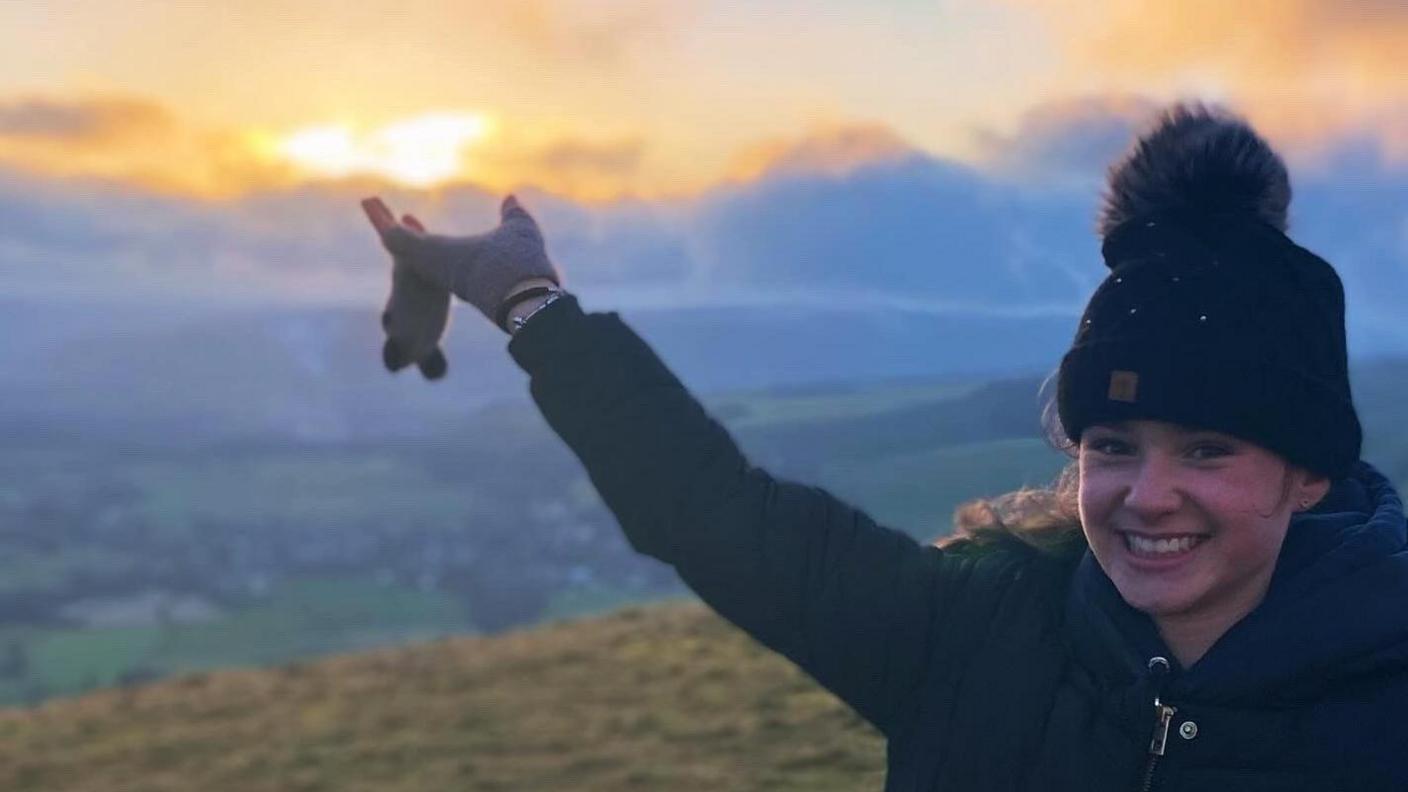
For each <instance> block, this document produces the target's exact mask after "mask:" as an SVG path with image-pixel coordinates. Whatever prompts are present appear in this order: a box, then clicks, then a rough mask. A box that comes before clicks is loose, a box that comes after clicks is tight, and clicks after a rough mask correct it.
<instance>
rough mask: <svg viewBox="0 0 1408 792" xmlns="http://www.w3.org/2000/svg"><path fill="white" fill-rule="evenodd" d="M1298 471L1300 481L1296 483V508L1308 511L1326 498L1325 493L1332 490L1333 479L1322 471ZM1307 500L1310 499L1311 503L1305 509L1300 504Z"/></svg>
mask: <svg viewBox="0 0 1408 792" xmlns="http://www.w3.org/2000/svg"><path fill="white" fill-rule="evenodd" d="M1297 472H1298V474H1299V475H1298V476H1297V478H1298V479H1299V482H1298V484H1297V485H1296V495H1295V500H1296V508H1297V510H1298V511H1308V510H1310V509H1313V508H1315V505H1316V504H1318V503H1319V502H1320V501H1321V500H1323V499H1324V498H1325V495H1326V494H1327V493H1328V492H1329V491H1330V485H1331V481H1330V478H1329V476H1325V475H1322V474H1320V473H1312V472H1310V471H1308V470H1299V471H1297ZM1307 501H1309V505H1307V506H1306V507H1305V508H1304V509H1302V508H1300V504H1301V503H1304V502H1307Z"/></svg>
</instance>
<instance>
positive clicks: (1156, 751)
mask: <svg viewBox="0 0 1408 792" xmlns="http://www.w3.org/2000/svg"><path fill="white" fill-rule="evenodd" d="M1168 672H1169V663H1168V658H1166V657H1158V656H1155V657H1151V658H1149V676H1150V678H1151V679H1152V680H1153V685H1154V713H1155V715H1156V716H1157V718H1158V721H1157V722H1156V723H1155V724H1154V736H1153V738H1152V739H1150V740H1149V754H1150V755H1151V756H1163V755H1164V749H1165V748H1166V747H1167V746H1168V726H1169V723H1170V722H1171V721H1172V720H1173V713H1175V712H1177V711H1178V708H1176V707H1170V706H1169V705H1167V704H1165V703H1163V701H1161V700H1160V699H1159V696H1160V695H1161V694H1162V693H1163V687H1164V680H1165V679H1167V678H1168Z"/></svg>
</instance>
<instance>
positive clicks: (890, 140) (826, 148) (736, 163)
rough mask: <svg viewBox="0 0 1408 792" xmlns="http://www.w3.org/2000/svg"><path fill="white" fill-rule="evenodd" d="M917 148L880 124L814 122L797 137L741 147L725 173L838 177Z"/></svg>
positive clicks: (748, 176) (737, 176)
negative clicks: (814, 124)
mask: <svg viewBox="0 0 1408 792" xmlns="http://www.w3.org/2000/svg"><path fill="white" fill-rule="evenodd" d="M917 151H918V149H916V148H915V147H914V146H913V145H912V144H910V143H909V142H907V141H905V140H904V139H903V138H901V137H900V136H899V135H898V134H897V133H896V132H895V131H894V130H893V129H890V128H889V127H887V126H885V125H883V124H874V123H870V124H861V123H856V124H829V125H818V126H817V127H815V128H813V129H812V130H811V131H810V132H808V133H807V134H804V135H802V136H800V137H798V138H777V139H772V140H764V141H760V142H758V143H754V144H752V145H749V146H745V147H744V148H743V149H742V150H741V151H739V152H738V153H737V154H735V155H734V156H733V158H732V161H731V163H730V164H729V166H728V168H727V174H728V177H729V178H731V179H734V180H737V181H752V180H754V179H757V178H759V177H760V176H762V175H764V174H774V175H776V174H784V173H827V174H831V175H833V176H840V175H844V174H846V173H848V172H850V171H853V170H855V169H856V168H859V167H861V166H864V165H868V164H872V163H876V162H886V161H894V160H897V159H903V158H905V157H908V156H910V155H912V154H914V153H916V152H917Z"/></svg>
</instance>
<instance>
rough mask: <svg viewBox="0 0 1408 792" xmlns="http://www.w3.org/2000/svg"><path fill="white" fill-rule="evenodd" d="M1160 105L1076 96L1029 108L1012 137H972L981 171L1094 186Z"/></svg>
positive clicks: (988, 132)
mask: <svg viewBox="0 0 1408 792" xmlns="http://www.w3.org/2000/svg"><path fill="white" fill-rule="evenodd" d="M1160 109H1161V104H1160V103H1158V102H1155V101H1154V100H1152V99H1147V98H1143V97H1138V96H1127V95H1126V96H1080V97H1072V98H1067V99H1060V100H1055V101H1050V102H1044V103H1042V104H1039V105H1036V106H1034V107H1031V108H1029V109H1028V110H1027V111H1026V112H1024V113H1023V114H1022V115H1021V117H1020V118H1019V119H1018V120H1017V124H1016V128H1015V130H1013V131H1012V132H999V131H996V130H992V129H986V128H983V129H977V130H975V131H974V133H973V137H974V139H975V143H976V146H975V147H976V149H977V150H978V152H979V159H980V161H981V162H982V163H983V166H984V167H985V168H987V169H991V170H994V171H997V172H1000V173H1005V174H1008V175H1009V176H1010V177H1012V178H1017V179H1035V180H1041V181H1051V180H1056V179H1061V180H1071V181H1073V182H1074V183H1076V184H1087V185H1089V184H1099V183H1101V182H1103V181H1104V178H1105V170H1106V168H1108V167H1109V165H1110V164H1111V163H1112V162H1114V161H1115V160H1116V159H1117V158H1118V157H1119V156H1120V155H1121V154H1122V153H1123V152H1124V151H1125V149H1127V148H1128V147H1129V145H1130V143H1131V141H1132V140H1133V139H1134V137H1135V135H1136V134H1137V133H1138V130H1139V129H1140V128H1142V127H1143V126H1144V125H1145V124H1146V123H1147V122H1148V121H1149V120H1150V119H1151V118H1153V117H1154V116H1156V115H1157V113H1158V112H1159V110H1160Z"/></svg>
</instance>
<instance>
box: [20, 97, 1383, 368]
mask: <svg viewBox="0 0 1408 792" xmlns="http://www.w3.org/2000/svg"><path fill="white" fill-rule="evenodd" d="M1104 106H1105V105H1104V104H1102V103H1101V102H1097V101H1091V102H1083V101H1082V102H1073V103H1070V104H1067V105H1059V106H1053V107H1048V108H1042V109H1039V110H1036V111H1034V112H1033V113H1032V114H1030V116H1029V118H1028V119H1027V120H1026V121H1025V122H1024V124H1023V125H1022V128H1023V129H1025V130H1027V131H1028V133H1029V134H1027V135H1026V136H1025V138H1026V139H1025V141H1024V142H1022V143H1020V144H1018V143H1014V142H1013V141H1010V140H1009V141H1005V142H1006V143H1007V144H1008V146H1009V148H1008V149H1007V150H1011V149H1012V147H1014V146H1015V148H1016V151H1017V155H1020V156H1018V159H1020V158H1021V157H1022V156H1026V157H1029V158H1030V159H1031V160H1032V161H1036V162H1045V161H1046V160H1047V159H1048V158H1049V157H1050V156H1054V155H1053V154H1052V153H1051V152H1053V151H1074V152H1086V153H1089V156H1091V157H1092V159H1094V160H1098V163H1097V164H1099V165H1100V168H1099V172H1100V173H1102V174H1103V164H1104V163H1103V157H1097V156H1096V154H1095V152H1100V151H1104V150H1106V149H1105V147H1107V146H1109V147H1113V145H1114V141H1113V139H1112V138H1111V135H1112V133H1111V131H1110V130H1111V129H1112V128H1113V126H1117V125H1118V124H1120V123H1125V121H1122V120H1121V119H1124V118H1125V116H1124V115H1121V113H1120V112H1115V111H1112V115H1110V116H1109V117H1107V116H1105V115H1102V111H1101V108H1102V107H1104ZM1111 106H1113V107H1115V108H1116V110H1118V108H1121V107H1124V105H1121V104H1120V103H1118V102H1115V103H1113V104H1112V105H1111ZM1101 119H1105V120H1101ZM1082 130H1086V132H1084V133H1083V132H1082ZM1082 134H1089V135H1090V136H1091V137H1090V139H1089V140H1085V141H1083V140H1082V139H1081V135H1082ZM1042 137H1047V138H1050V139H1051V140H1052V141H1057V142H1059V145H1058V143H1056V142H1049V141H1047V142H1040V143H1039V144H1038V143H1037V139H1038V138H1042ZM1126 142H1127V141H1126ZM1026 147H1029V148H1030V151H1028V148H1026ZM803 148H804V149H805V148H806V146H803ZM822 148H823V149H824V148H825V147H822ZM540 151H541V152H549V151H556V154H555V156H556V157H558V159H559V161H560V162H562V163H567V164H575V165H577V166H581V167H588V168H597V167H605V168H608V169H609V168H613V167H621V168H628V167H630V164H631V162H632V161H633V160H634V158H635V155H634V154H632V153H630V152H631V147H630V146H626V145H622V146H621V147H620V150H619V151H617V150H615V149H613V148H612V147H611V146H606V147H605V148H604V149H602V150H600V151H596V150H592V149H586V150H579V149H573V148H571V147H568V148H566V149H556V150H554V149H552V148H551V147H545V148H543V149H541V150H540ZM613 152H614V153H613ZM1032 152H1034V153H1032ZM544 156H545V157H546V155H544ZM1082 156H1085V154H1082ZM548 160H551V157H546V159H545V161H548ZM782 161H789V160H787V158H786V157H784V158H783V160H782ZM801 161H809V160H807V158H805V157H803V158H801ZM821 161H822V162H824V163H829V162H831V160H829V159H826V158H823V159H822V160H821ZM583 162H585V163H586V165H582V164H581V163H583ZM1292 175H1293V179H1294V181H1295V188H1296V194H1297V198H1296V201H1295V202H1293V204H1292V207H1291V211H1292V230H1293V234H1295V238H1296V239H1297V241H1299V242H1301V243H1302V244H1305V245H1306V246H1307V247H1309V248H1311V249H1312V250H1315V251H1316V252H1317V253H1320V254H1321V255H1323V256H1325V257H1326V258H1327V259H1329V260H1330V261H1331V262H1333V263H1334V264H1335V265H1336V266H1337V267H1338V268H1339V269H1340V272H1341V275H1342V277H1343V279H1344V282H1345V284H1346V289H1347V293H1348V296H1349V304H1350V306H1351V308H1350V322H1351V334H1352V336H1353V337H1355V338H1357V339H1360V341H1359V343H1361V344H1364V343H1369V344H1371V346H1372V348H1376V349H1387V348H1391V347H1393V345H1394V344H1397V345H1398V346H1397V349H1399V350H1402V349H1408V337H1405V335H1408V333H1405V331H1403V330H1402V329H1401V320H1400V319H1399V317H1400V315H1401V311H1402V305H1403V304H1404V302H1405V301H1408V277H1405V274H1406V273H1405V270H1404V268H1403V261H1405V260H1408V242H1405V240H1408V233H1405V232H1404V231H1403V229H1405V228H1408V208H1405V207H1408V172H1405V171H1402V170H1399V171H1395V170H1392V169H1386V168H1384V167H1383V162H1382V160H1381V158H1380V157H1379V156H1378V152H1377V151H1374V150H1368V151H1358V150H1356V151H1352V152H1351V151H1349V150H1345V151H1344V152H1343V156H1342V157H1341V158H1340V159H1339V160H1338V161H1337V167H1336V168H1334V169H1330V170H1324V171H1299V170H1295V169H1294V168H1293V174H1292ZM373 192H376V193H380V194H382V195H383V196H384V197H385V198H386V200H387V202H388V204H389V205H390V206H391V207H392V208H393V210H396V211H398V212H414V213H415V214H417V215H418V216H419V217H420V218H421V219H422V220H423V221H424V222H426V224H427V225H428V226H429V227H430V228H431V229H432V230H433V231H437V232H441V233H451V234H458V233H474V232H477V231H481V230H485V229H487V228H489V227H491V225H492V223H493V222H495V207H496V205H497V203H498V200H499V198H500V195H499V194H498V193H496V192H494V191H489V190H485V189H481V188H479V187H475V186H472V185H453V186H450V187H446V188H442V189H439V190H434V191H412V190H404V189H395V188H394V187H390V186H388V185H385V184H381V183H376V182H357V181H342V182H325V183H319V184H308V185H302V186H297V187H288V188H278V189H267V190H261V191H256V192H252V193H249V194H247V195H244V196H241V197H238V198H235V199H231V200H228V201H224V202H207V201H191V200H188V199H185V198H180V197H171V196H165V195H162V194H159V193H155V192H152V191H150V190H144V189H140V188H137V187H133V186H131V185H126V184H121V183H113V182H106V183H105V182H93V181H76V180H69V181H58V180H53V179H47V178H42V177H39V176H35V175H33V174H26V173H22V172H19V171H14V170H11V171H9V172H5V171H2V170H0V216H4V217H6V223H5V224H3V225H0V294H12V295H13V294H35V295H37V294H47V295H50V296H64V297H69V296H85V297H95V296H100V297H122V296H143V297H145V298H149V299H160V300H165V301H175V302H181V301H185V300H188V299H202V300H203V299H214V298H220V299H230V298H240V299H243V300H253V301H262V302H270V301H278V302H283V301H302V302H329V301H336V302H346V303H351V304H356V305H363V306H376V305H378V304H379V302H380V300H382V299H384V296H385V288H386V283H387V275H388V273H387V260H386V256H385V254H384V252H383V251H382V250H381V249H380V247H379V245H377V244H376V241H375V237H374V235H373V234H372V233H371V231H370V229H369V227H367V224H366V221H365V219H364V218H363V217H362V216H361V214H360V212H359V210H358V208H357V201H358V199H360V198H361V197H363V196H365V195H367V194H370V193H373ZM521 197H522V198H523V199H524V201H525V204H526V205H527V206H528V208H529V209H530V211H532V212H534V214H535V215H536V216H537V217H538V218H539V221H540V222H541V224H542V226H543V228H544V231H545V235H546V237H547V241H548V249H549V253H550V255H551V256H552V258H553V260H554V261H555V262H557V264H558V265H559V267H560V268H561V270H562V272H563V275H564V279H565V282H566V283H567V284H568V285H569V287H570V288H572V289H573V290H574V291H577V292H578V293H579V294H582V295H583V296H584V299H585V301H586V302H587V303H588V304H589V305H599V306H605V307H607V308H621V309H623V310H630V309H632V308H635V307H642V306H655V307H662V306H663V307H670V306H677V307H681V308H683V307H687V306H690V305H713V306H752V307H757V308H762V307H766V308H767V309H768V310H777V311H786V310H789V308H793V307H795V308H802V307H811V308H816V307H827V308H844V309H850V310H857V311H870V312H877V313H882V314H883V313H884V312H923V313H929V314H942V315H948V316H989V317H993V316H1034V315H1063V316H1064V315H1070V316H1074V315H1076V313H1077V312H1078V310H1079V308H1080V307H1081V306H1082V305H1083V304H1084V301H1085V300H1086V299H1088V297H1089V295H1090V293H1091V291H1092V290H1093V288H1094V287H1095V285H1096V284H1097V283H1098V281H1099V279H1100V278H1102V277H1103V276H1104V274H1105V273H1104V268H1103V265H1102V264H1101V261H1100V258H1099V248H1098V239H1097V238H1096V236H1095V234H1094V231H1093V226H1094V216H1095V215H1094V211H1095V207H1096V204H1097V199H1098V190H1097V189H1096V188H1095V185H1093V184H1091V183H1088V182H1087V183H1077V182H1075V181H1071V180H1066V179H1043V178H1027V179H1013V178H1012V176H1011V174H1010V173H1007V172H992V171H987V170H983V169H979V168H974V167H970V166H965V165H961V164H957V163H954V162H950V161H945V160H940V159H936V158H934V157H930V156H926V155H923V154H920V153H917V152H913V151H910V152H909V153H908V154H907V155H906V156H903V157H893V158H884V157H882V158H880V159H878V160H872V161H863V162H859V163H855V164H853V165H851V166H849V167H848V169H846V170H844V171H842V172H833V171H828V170H826V169H820V170H816V169H813V170H807V169H804V168H792V167H783V168H771V169H769V170H767V171H765V172H764V173H763V174H762V175H760V176H759V177H758V178H756V179H755V180H753V181H749V182H733V183H728V184H724V185H720V186H718V187H716V188H713V189H711V190H708V191H706V192H704V193H702V194H700V195H694V196H688V197H679V198H659V199H650V200H644V199H630V200H625V199H623V200H616V201H610V202H605V203H600V202H585V201H580V200H574V199H571V198H566V197H562V196H554V195H551V194H548V193H544V192H541V191H537V190H527V191H525V192H523V193H521ZM1347 218H1349V219H1352V222H1346V219H1347Z"/></svg>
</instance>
